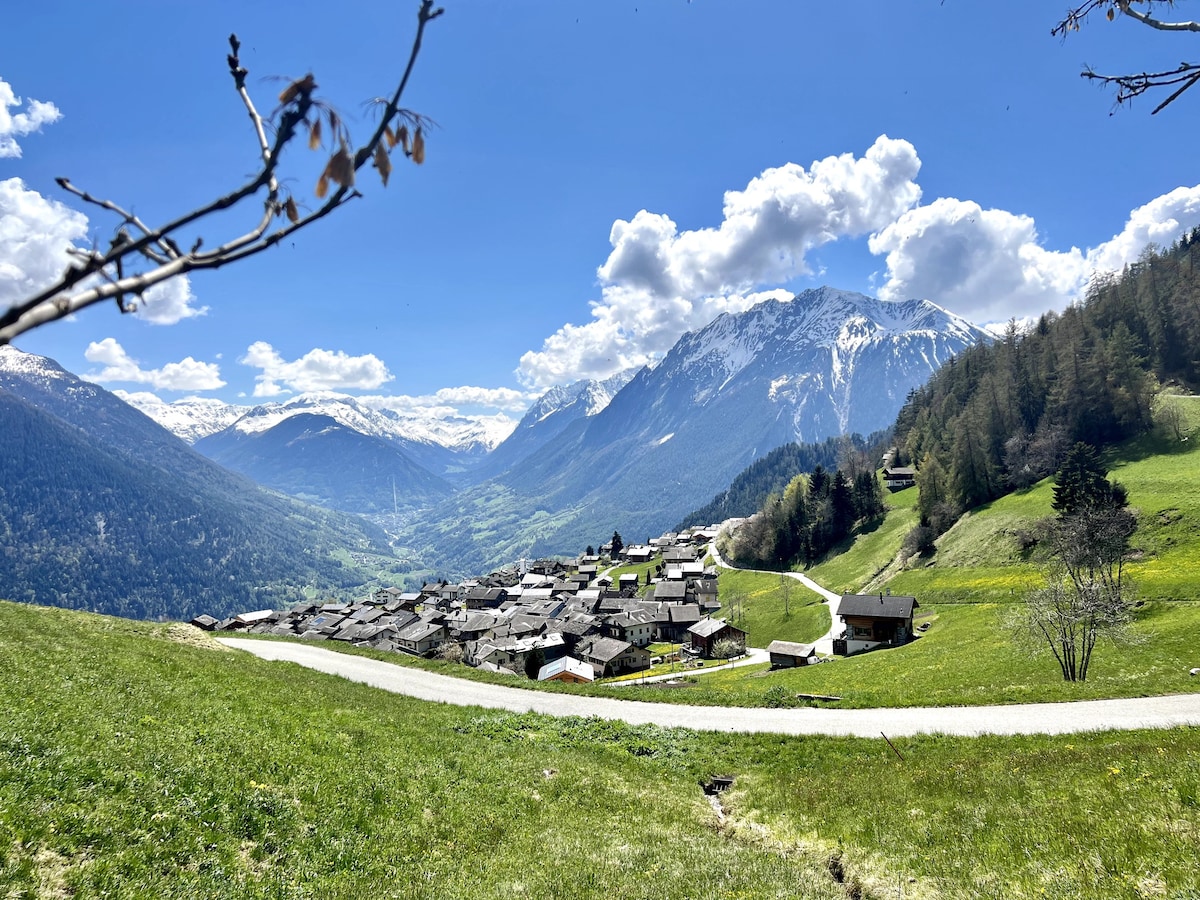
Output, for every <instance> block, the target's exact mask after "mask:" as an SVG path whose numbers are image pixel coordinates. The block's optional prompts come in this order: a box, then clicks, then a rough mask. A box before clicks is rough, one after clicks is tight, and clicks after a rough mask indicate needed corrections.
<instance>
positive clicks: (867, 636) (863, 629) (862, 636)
mask: <svg viewBox="0 0 1200 900" xmlns="http://www.w3.org/2000/svg"><path fill="white" fill-rule="evenodd" d="M850 637H852V638H854V639H855V640H859V641H869V640H873V639H874V637H875V629H873V628H871V627H870V626H863V625H851V626H850Z"/></svg>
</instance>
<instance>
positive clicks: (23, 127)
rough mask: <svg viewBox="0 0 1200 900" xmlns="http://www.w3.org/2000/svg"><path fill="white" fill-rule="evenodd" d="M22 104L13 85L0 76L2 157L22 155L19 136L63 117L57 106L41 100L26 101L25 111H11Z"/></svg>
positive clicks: (0, 138) (0, 139) (0, 145)
mask: <svg viewBox="0 0 1200 900" xmlns="http://www.w3.org/2000/svg"><path fill="white" fill-rule="evenodd" d="M21 104H22V100H21V98H20V97H18V96H17V95H16V94H15V93H13V89H12V86H11V85H10V84H9V83H8V82H6V81H4V79H2V78H0V159H3V158H5V157H8V158H13V157H20V155H21V145H20V144H18V143H17V140H16V139H17V138H19V137H24V136H25V135H27V134H33V133H34V132H35V131H41V130H42V126H43V125H50V124H53V123H54V122H57V121H58V120H59V119H61V118H62V113H61V112H59V110H58V107H57V106H55V105H54V104H53V103H45V102H43V101H41V100H32V99H31V100H29V101H27V102H25V112H18V113H14V112H11V111H10V110H11V109H15V108H18V107H20V106H21Z"/></svg>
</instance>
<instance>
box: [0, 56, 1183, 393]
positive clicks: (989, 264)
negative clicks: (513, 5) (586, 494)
mask: <svg viewBox="0 0 1200 900" xmlns="http://www.w3.org/2000/svg"><path fill="white" fill-rule="evenodd" d="M60 118H62V113H61V112H60V110H59V109H58V108H57V107H56V106H55V105H54V104H53V103H50V102H44V101H39V100H32V99H29V100H24V101H22V100H21V99H20V98H19V97H18V96H17V95H16V93H15V91H14V89H13V88H12V87H11V86H10V85H9V84H8V83H6V82H5V81H3V80H0V158H10V159H16V158H20V157H21V155H22V146H21V144H20V143H18V139H21V140H22V141H24V140H25V139H27V138H28V137H29V136H30V135H33V134H36V133H37V132H39V131H40V130H41V129H42V128H43V127H44V126H47V125H51V124H53V123H54V122H56V121H58V120H59V119H60ZM920 170H921V159H920V157H919V156H918V153H917V149H916V147H914V146H913V144H911V143H910V142H909V141H907V140H904V139H901V138H893V137H890V136H888V135H880V136H879V137H878V138H876V139H875V141H874V142H873V143H872V144H871V145H870V146H869V147H867V148H866V149H865V150H864V151H862V152H861V154H859V155H856V154H855V153H849V152H848V153H841V154H838V155H831V156H826V157H824V158H822V159H818V160H815V161H813V162H811V163H810V164H809V165H808V166H807V167H805V166H802V165H798V164H796V163H791V162H789V163H785V164H783V165H779V166H774V167H770V168H766V169H764V170H763V171H762V172H760V173H759V174H758V175H756V176H755V177H753V178H751V179H750V181H749V182H748V183H747V184H746V185H745V187H743V188H741V189H736V190H729V191H727V192H726V193H725V195H724V203H723V209H722V216H721V220H720V222H718V223H715V224H713V225H712V226H710V227H702V228H696V229H691V230H688V229H683V230H681V229H680V228H679V226H678V224H677V223H676V222H675V221H674V220H673V219H672V218H671V217H670V215H669V214H668V213H663V212H651V211H649V210H646V209H642V210H639V211H637V212H636V213H635V214H634V215H632V217H631V218H629V219H628V220H626V219H617V220H616V221H615V222H613V224H612V227H611V230H610V233H609V243H610V245H611V248H612V249H611V252H610V253H609V255H608V258H607V259H606V260H604V262H603V263H601V264H600V265H599V266H598V267H597V270H596V276H597V283H598V286H599V291H600V297H599V299H598V300H594V301H592V302H591V303H590V316H589V317H588V318H587V319H586V320H585V321H583V322H579V321H575V322H570V321H568V322H565V323H564V324H563V325H562V326H561V327H559V328H558V329H557V330H556V331H554V333H553V334H551V335H549V336H548V337H546V338H545V339H544V340H543V342H542V345H541V347H540V348H538V349H532V350H529V351H528V352H526V353H524V354H523V355H522V356H521V357H520V360H519V365H518V367H517V369H516V376H517V379H518V380H519V382H520V384H521V388H519V389H518V388H508V387H500V388H486V387H472V386H460V387H447V388H443V389H441V390H438V391H436V392H434V393H432V394H425V395H421V396H408V395H390V396H389V395H385V394H383V393H374V394H372V396H371V398H370V400H371V402H372V403H375V404H377V405H380V406H384V407H387V408H390V409H395V410H396V411H412V410H422V411H426V412H430V413H431V414H438V415H447V416H450V415H455V414H457V412H458V411H459V410H460V409H463V408H468V407H469V408H472V409H474V410H476V411H480V410H484V409H487V410H491V411H494V412H497V413H499V414H508V413H520V412H521V410H523V409H524V408H525V407H526V406H527V405H528V404H529V402H531V400H532V398H534V397H536V396H537V395H538V394H540V393H541V392H542V391H544V390H545V389H546V388H548V387H550V386H552V385H559V384H567V383H570V382H574V381H578V380H581V379H597V380H599V379H603V378H606V377H608V376H610V375H612V374H614V373H616V372H619V371H622V370H625V369H629V368H631V367H634V366H640V365H644V364H646V363H648V362H652V361H654V360H655V359H657V358H660V357H661V356H662V354H664V353H665V352H666V351H667V350H669V349H670V347H671V346H672V345H674V343H675V342H676V341H677V340H678V339H679V337H680V336H681V335H682V334H683V333H685V332H687V331H690V330H695V329H697V328H701V327H703V326H704V325H707V324H708V323H709V322H711V321H712V320H713V319H714V318H716V317H717V316H718V315H720V314H721V313H724V312H740V311H743V310H745V309H748V308H750V307H751V306H754V305H755V304H757V303H759V302H762V301H763V300H766V299H786V298H789V297H791V296H792V294H793V293H794V289H795V288H796V287H797V285H796V284H794V282H795V281H796V280H797V279H800V278H804V277H806V276H812V275H813V274H814V270H821V267H820V265H819V263H817V262H814V255H815V254H817V253H818V252H819V251H820V249H821V248H822V247H825V246H827V245H830V244H833V243H835V242H839V241H864V242H865V246H866V248H867V249H868V250H869V252H870V253H871V254H873V255H874V256H876V257H878V258H879V261H880V270H879V271H877V272H875V273H874V275H873V276H872V278H871V280H872V283H874V284H876V285H878V289H877V292H878V295H879V296H880V297H881V298H882V299H887V300H901V299H908V298H912V297H917V298H921V299H929V300H932V301H933V302H935V303H937V304H939V305H941V306H943V307H946V308H947V309H949V310H951V311H952V312H955V313H958V314H959V315H962V316H964V317H966V318H968V319H970V320H972V321H975V322H979V323H981V324H987V323H990V322H997V321H1004V320H1007V319H1009V318H1012V317H1016V318H1024V317H1028V316H1035V315H1038V314H1040V313H1042V312H1044V311H1046V310H1049V309H1061V308H1062V307H1064V306H1065V305H1066V304H1068V303H1070V302H1072V301H1074V300H1076V299H1078V298H1079V297H1080V296H1081V294H1082V293H1083V291H1084V290H1085V289H1086V286H1087V283H1088V281H1089V279H1090V278H1091V277H1092V276H1093V274H1094V273H1096V272H1104V271H1112V270H1119V269H1120V268H1121V267H1122V266H1124V265H1126V264H1128V263H1130V262H1133V261H1135V260H1136V259H1137V258H1138V256H1139V255H1140V254H1141V253H1142V252H1143V250H1144V248H1145V246H1146V245H1147V243H1150V242H1155V243H1164V244H1165V243H1169V242H1171V241H1173V240H1174V239H1175V238H1177V237H1178V236H1179V235H1180V234H1181V233H1182V232H1183V231H1184V230H1186V229H1189V228H1192V227H1194V226H1196V225H1197V224H1200V185H1196V186H1191V187H1187V186H1183V187H1179V188H1176V189H1174V190H1172V191H1170V192H1169V193H1166V194H1163V195H1161V196H1159V197H1156V198H1154V199H1152V200H1150V201H1149V202H1147V203H1145V204H1143V205H1142V206H1140V207H1138V208H1137V209H1134V210H1132V211H1131V212H1130V214H1129V217H1128V219H1127V220H1126V221H1125V223H1123V225H1122V227H1121V229H1120V230H1119V231H1117V232H1116V233H1115V234H1114V235H1113V237H1112V238H1111V239H1110V240H1107V241H1104V242H1102V243H1101V244H1099V245H1098V246H1096V247H1091V248H1086V249H1082V248H1079V247H1069V248H1053V247H1047V246H1046V245H1045V244H1044V243H1043V241H1042V238H1041V236H1040V235H1039V232H1038V228H1037V223H1036V222H1035V220H1034V219H1033V218H1032V217H1031V216H1029V215H1024V214H1020V213H1014V212H1010V211H1007V210H1003V209H984V208H982V207H981V206H980V205H979V204H978V203H977V202H975V201H973V200H970V199H959V198H954V197H938V198H936V199H934V200H932V201H926V200H925V198H924V197H923V194H922V189H921V187H920V185H919V184H918V182H917V177H918V175H919V173H920ZM110 224H111V223H107V222H106V223H104V227H106V228H107V227H108V226H109V225H110ZM89 227H90V223H89V220H88V217H87V216H86V215H85V214H84V213H82V212H80V211H78V210H75V209H72V208H71V207H69V206H67V205H66V204H64V203H62V202H59V201H58V200H53V199H49V198H47V197H44V196H42V195H41V194H40V193H38V192H37V191H36V190H32V189H30V188H29V187H28V186H27V185H26V184H25V182H24V181H23V180H22V179H21V178H19V177H9V178H7V179H3V180H0V312H2V311H4V310H6V309H8V308H9V307H11V306H12V305H14V304H15V303H17V302H19V301H20V300H22V299H24V298H26V297H28V296H30V295H31V294H33V293H35V292H36V291H38V290H40V289H42V288H43V287H44V286H45V285H47V284H49V283H51V282H52V281H53V280H54V278H55V277H57V276H58V275H59V274H60V273H61V272H62V270H63V268H64V267H65V266H66V265H67V263H68V261H69V257H68V256H67V250H68V249H69V248H71V247H81V246H86V245H87V244H88V243H89ZM825 277H827V278H828V280H829V281H831V282H832V283H834V284H837V283H839V282H843V283H844V282H846V281H848V280H852V279H857V280H860V281H863V280H865V277H864V274H863V273H858V272H856V273H849V274H844V273H839V272H829V273H828V274H827V275H826V276H825ZM207 313H209V308H208V307H207V306H204V305H201V299H200V298H197V297H196V296H195V294H194V293H193V291H192V285H191V283H190V282H189V281H188V280H187V279H186V278H179V279H176V280H173V281H169V282H166V283H164V284H161V285H158V286H156V287H155V288H154V289H152V290H151V291H149V292H147V296H146V297H145V299H144V302H143V303H142V304H141V308H140V309H139V310H138V312H137V313H135V315H136V316H137V317H138V318H140V319H141V320H142V321H144V322H145V323H147V324H151V325H176V324H178V323H181V322H185V321H187V320H188V319H192V318H195V317H197V316H203V315H205V314H207ZM253 337H254V336H251V337H248V338H237V340H239V341H247V342H248V343H249V345H248V346H247V349H246V350H245V352H244V354H243V355H242V356H241V357H240V358H239V360H238V361H239V362H240V363H241V364H243V365H246V366H249V367H251V368H254V369H256V370H258V373H257V374H256V375H255V376H254V380H255V384H254V388H253V394H254V396H256V397H262V398H271V397H279V396H281V395H284V394H289V393H298V392H305V391H323V390H327V391H360V392H361V391H368V392H380V391H381V389H382V388H383V387H384V385H387V384H389V383H392V382H394V381H395V377H394V375H393V374H392V372H391V371H390V370H389V368H388V365H387V363H386V362H385V361H384V360H382V359H380V358H379V357H377V356H375V355H374V354H371V353H366V354H357V355H356V354H352V353H348V352H346V351H345V350H342V349H325V348H320V347H313V348H312V349H311V350H309V351H308V352H306V353H303V354H302V355H300V356H298V357H296V358H295V359H290V360H289V359H285V358H284V356H283V355H282V354H281V353H280V352H279V351H277V350H276V349H275V348H274V346H273V345H272V344H271V343H269V342H268V341H267V340H263V339H259V340H253ZM268 337H270V336H268ZM241 346H246V344H245V343H243V344H241ZM85 356H86V358H87V359H88V361H90V362H93V363H95V364H97V365H99V366H100V367H101V368H100V369H98V370H97V371H95V372H93V373H92V374H91V376H90V377H92V378H93V379H95V380H97V381H102V382H106V383H129V384H141V385H148V386H150V387H152V388H153V389H155V390H166V391H188V392H195V391H212V390H218V389H220V388H222V387H225V386H226V381H225V379H224V378H223V377H222V375H221V372H220V367H219V364H218V363H216V362H205V361H198V360H196V359H194V358H193V357H192V356H186V357H184V358H182V359H179V360H178V361H175V362H168V363H166V364H164V365H161V366H159V367H157V368H146V367H144V366H143V365H142V364H141V363H140V362H138V361H137V360H135V359H133V358H131V357H130V356H129V355H128V354H127V353H126V352H125V350H124V349H123V348H122V347H121V346H120V344H118V343H117V341H116V340H115V339H113V338H105V339H103V340H100V341H93V342H92V343H90V344H89V345H88V348H87V351H86V354H85Z"/></svg>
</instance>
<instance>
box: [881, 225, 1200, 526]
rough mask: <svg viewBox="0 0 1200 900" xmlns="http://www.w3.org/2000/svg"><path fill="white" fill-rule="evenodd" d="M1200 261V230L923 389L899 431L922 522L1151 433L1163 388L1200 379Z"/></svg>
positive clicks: (939, 520) (971, 354)
mask: <svg viewBox="0 0 1200 900" xmlns="http://www.w3.org/2000/svg"><path fill="white" fill-rule="evenodd" d="M1198 262H1200V229H1196V230H1194V231H1193V232H1192V233H1191V234H1189V235H1187V236H1185V237H1184V238H1183V239H1181V240H1180V241H1179V242H1178V243H1177V244H1175V245H1174V246H1173V247H1171V248H1169V249H1166V250H1162V251H1158V252H1155V251H1153V250H1151V251H1147V253H1146V254H1144V255H1143V257H1142V259H1141V260H1139V262H1138V263H1137V264H1135V265H1132V266H1129V267H1127V268H1126V269H1125V271H1123V272H1122V273H1120V274H1117V275H1112V276H1107V277H1104V278H1100V279H1097V280H1096V281H1095V282H1094V283H1093V284H1092V286H1091V287H1090V289H1089V290H1088V292H1087V296H1086V297H1085V299H1084V300H1083V301H1082V302H1081V303H1079V304H1077V305H1074V306H1071V307H1068V308H1067V309H1066V310H1064V311H1063V312H1061V313H1047V314H1045V315H1043V316H1042V317H1041V318H1040V319H1039V320H1038V322H1037V323H1036V325H1035V326H1034V327H1033V328H1032V329H1030V330H1029V331H1027V332H1023V331H1021V330H1019V329H1018V328H1016V327H1015V325H1013V326H1010V328H1009V330H1008V333H1007V334H1006V335H1005V337H1004V338H1003V339H1002V340H1000V341H997V342H996V343H995V344H993V345H991V346H976V347H972V348H970V349H967V350H965V351H963V352H962V353H961V354H959V355H958V356H957V357H956V358H955V359H954V360H952V361H951V362H949V363H948V364H947V365H945V366H943V367H942V368H941V369H940V370H939V371H938V372H937V373H936V374H935V375H934V376H933V377H932V378H931V379H930V380H929V382H928V383H927V384H926V385H925V386H924V387H922V388H919V389H917V390H915V391H913V392H912V394H911V395H910V396H909V399H908V402H907V403H906V404H905V406H904V408H903V409H902V410H901V412H900V414H899V416H898V418H897V420H896V429H895V430H896V434H897V436H898V440H899V442H900V450H901V461H907V462H910V463H912V464H913V465H915V466H916V467H917V469H918V481H919V484H920V487H921V498H920V512H921V518H922V524H924V525H926V526H928V527H931V528H932V529H933V530H934V531H935V532H940V531H942V530H944V529H945V528H947V527H949V525H950V523H952V522H953V521H954V520H955V518H957V516H958V515H959V514H960V513H961V512H962V511H963V510H965V509H969V508H971V507H974V506H977V505H979V504H981V503H985V502H987V501H989V500H992V499H995V498H996V497H999V496H1001V495H1002V494H1004V493H1006V492H1008V491H1011V490H1014V489H1017V488H1022V487H1025V486H1028V485H1030V484H1032V483H1034V482H1035V481H1037V480H1039V479H1041V478H1043V477H1045V476H1047V475H1049V474H1050V473H1051V472H1054V471H1055V470H1057V468H1058V467H1059V465H1060V464H1061V462H1062V460H1063V457H1064V455H1065V453H1066V451H1067V450H1068V449H1069V448H1070V447H1071V446H1072V445H1073V444H1074V443H1075V442H1077V441H1083V442H1085V443H1088V444H1091V445H1092V446H1095V447H1104V446H1106V445H1109V444H1112V443H1114V442H1116V441H1121V440H1124V439H1126V438H1129V437H1132V436H1134V435H1137V434H1140V433H1142V432H1144V431H1146V430H1148V429H1149V428H1150V427H1151V426H1152V425H1153V424H1154V421H1155V410H1154V408H1153V402H1154V397H1155V394H1156V393H1157V391H1158V389H1159V387H1160V386H1161V385H1163V384H1167V383H1169V382H1178V383H1179V384H1181V385H1183V386H1184V387H1185V388H1187V389H1189V390H1190V389H1192V388H1195V387H1196V386H1197V385H1200V355H1198V354H1197V348H1200V275H1198V274H1197V273H1196V270H1195V265H1196V263H1198ZM1168 415H1169V414H1168ZM1163 424H1165V425H1167V426H1168V427H1169V422H1163Z"/></svg>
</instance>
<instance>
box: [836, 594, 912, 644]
mask: <svg viewBox="0 0 1200 900" xmlns="http://www.w3.org/2000/svg"><path fill="white" fill-rule="evenodd" d="M919 605H920V604H919V603H917V598H916V597H902V596H900V595H896V596H893V595H891V594H843V595H842V597H841V599H840V600H839V601H838V608H837V616H838V618H839V619H841V620H842V623H843V625H844V629H843V632H842V636H841V637H840V638H835V639H834V641H833V652H834V654H835V655H837V656H849V655H851V654H854V653H861V652H863V651H864V650H874V649H875V648H876V647H880V646H885V645H886V646H893V647H894V646H899V645H900V644H907V643H908V642H909V641H911V640H912V638H913V610H914V609H916V608H917V607H918V606H919Z"/></svg>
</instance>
